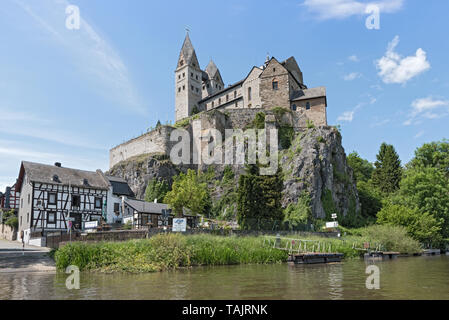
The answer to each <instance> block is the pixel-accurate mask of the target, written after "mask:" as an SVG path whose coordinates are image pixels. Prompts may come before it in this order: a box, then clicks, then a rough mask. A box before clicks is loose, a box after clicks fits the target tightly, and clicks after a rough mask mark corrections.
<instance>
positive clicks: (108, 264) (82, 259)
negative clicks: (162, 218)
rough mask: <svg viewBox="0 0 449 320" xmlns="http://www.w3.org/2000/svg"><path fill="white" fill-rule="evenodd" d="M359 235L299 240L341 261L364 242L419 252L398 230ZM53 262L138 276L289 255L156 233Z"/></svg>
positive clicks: (70, 252)
mask: <svg viewBox="0 0 449 320" xmlns="http://www.w3.org/2000/svg"><path fill="white" fill-rule="evenodd" d="M357 232H359V233H360V234H357V235H348V236H346V237H344V238H343V239H340V238H333V239H332V238H321V237H316V236H315V237H308V238H306V239H303V240H308V241H310V245H309V247H308V250H309V251H314V252H317V251H321V252H328V251H331V252H338V253H343V254H344V258H345V259H350V258H358V257H360V255H361V253H362V252H361V251H360V250H358V248H360V247H362V246H363V243H365V242H371V243H372V244H374V243H379V244H382V249H383V250H387V251H396V252H400V253H408V254H410V253H415V252H418V251H420V248H419V244H418V243H417V242H416V241H414V240H413V239H411V238H410V237H408V236H407V235H406V234H405V231H404V230H402V229H400V228H397V227H384V226H373V227H370V228H366V229H364V230H361V231H360V230H359V231H357ZM292 237H294V236H292ZM282 241H284V242H281V246H282V247H283V246H284V244H285V246H286V247H287V246H288V244H287V240H282ZM54 258H55V261H56V266H57V268H58V269H59V270H65V268H67V267H68V266H69V265H75V266H78V268H80V270H81V271H98V272H129V273H142V272H157V271H165V270H174V269H179V268H185V267H192V266H217V265H236V264H272V263H283V262H286V261H287V258H288V254H287V252H286V251H282V250H279V249H275V248H273V246H272V245H270V244H268V242H267V241H266V238H265V237H263V236H259V237H255V236H248V237H237V236H229V237H225V236H214V235H205V234H203V235H182V234H160V235H157V236H154V237H152V238H150V239H146V240H132V241H126V242H100V243H83V242H77V243H71V244H66V245H65V246H63V247H62V248H60V249H59V250H57V251H56V252H55V253H54Z"/></svg>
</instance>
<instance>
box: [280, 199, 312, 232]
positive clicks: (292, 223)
mask: <svg viewBox="0 0 449 320" xmlns="http://www.w3.org/2000/svg"><path fill="white" fill-rule="evenodd" d="M310 202H311V200H310V195H309V194H308V193H306V192H303V193H301V195H300V196H299V198H298V202H297V203H290V204H289V205H288V206H287V208H286V209H285V210H284V222H285V223H287V224H288V226H289V229H296V228H297V227H298V226H299V225H302V224H306V223H309V222H310V221H311V220H312V208H311V207H310Z"/></svg>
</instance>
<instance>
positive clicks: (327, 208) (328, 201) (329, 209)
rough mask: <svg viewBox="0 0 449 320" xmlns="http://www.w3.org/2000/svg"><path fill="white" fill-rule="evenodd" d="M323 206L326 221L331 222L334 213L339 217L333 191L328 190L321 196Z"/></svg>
mask: <svg viewBox="0 0 449 320" xmlns="http://www.w3.org/2000/svg"><path fill="white" fill-rule="evenodd" d="M321 204H322V205H323V209H324V212H326V220H328V221H330V219H331V215H332V214H333V213H337V214H338V215H339V211H338V209H337V207H336V206H335V202H334V199H333V198H332V191H330V190H329V189H326V190H325V191H324V192H323V193H322V194H321Z"/></svg>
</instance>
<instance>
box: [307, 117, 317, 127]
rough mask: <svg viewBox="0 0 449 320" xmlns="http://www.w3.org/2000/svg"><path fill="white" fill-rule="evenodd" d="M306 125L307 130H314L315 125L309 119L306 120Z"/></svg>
mask: <svg viewBox="0 0 449 320" xmlns="http://www.w3.org/2000/svg"><path fill="white" fill-rule="evenodd" d="M306 124H307V129H314V128H315V124H314V123H313V121H312V120H310V119H307V122H306Z"/></svg>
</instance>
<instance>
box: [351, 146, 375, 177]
mask: <svg viewBox="0 0 449 320" xmlns="http://www.w3.org/2000/svg"><path fill="white" fill-rule="evenodd" d="M347 160H348V165H349V166H350V167H351V168H352V170H354V177H355V179H356V181H357V182H358V181H368V180H369V179H371V175H372V174H373V171H374V166H373V164H372V163H371V162H369V161H368V160H365V159H362V158H361V157H360V156H359V154H358V153H357V152H355V151H353V152H352V153H350V154H349V155H348V157H347Z"/></svg>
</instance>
